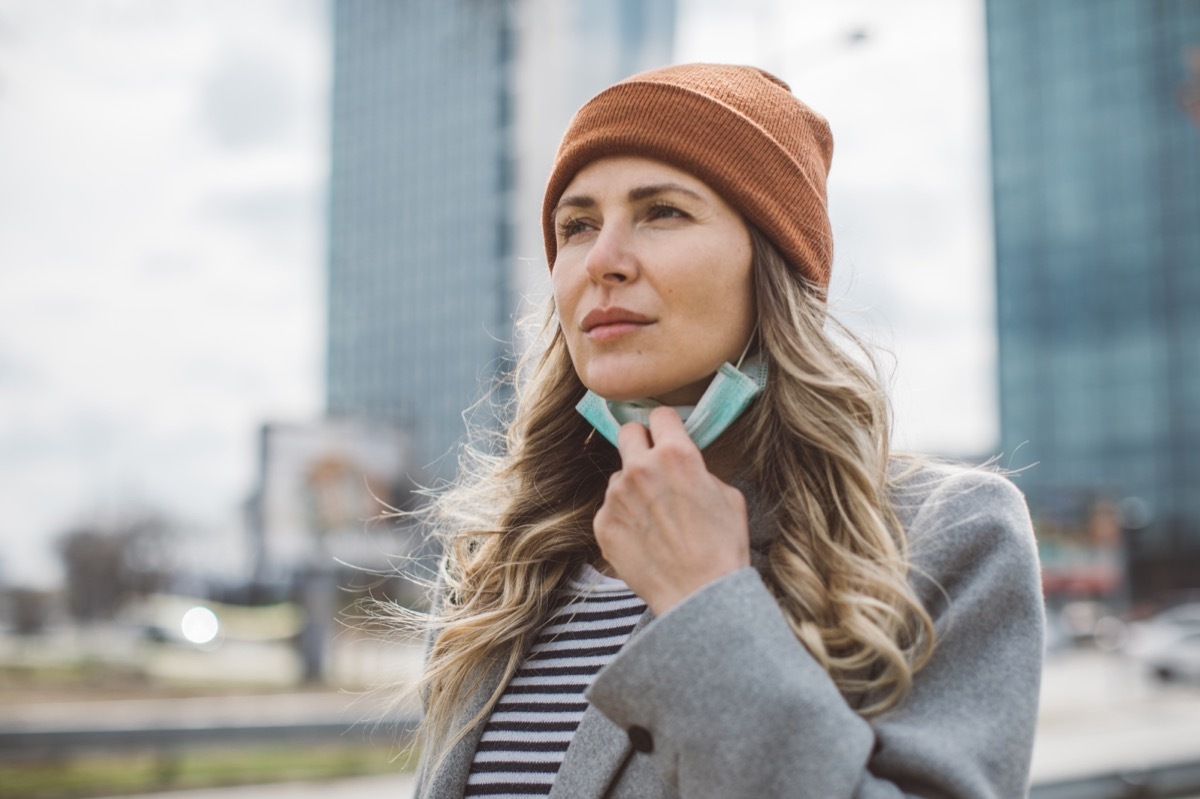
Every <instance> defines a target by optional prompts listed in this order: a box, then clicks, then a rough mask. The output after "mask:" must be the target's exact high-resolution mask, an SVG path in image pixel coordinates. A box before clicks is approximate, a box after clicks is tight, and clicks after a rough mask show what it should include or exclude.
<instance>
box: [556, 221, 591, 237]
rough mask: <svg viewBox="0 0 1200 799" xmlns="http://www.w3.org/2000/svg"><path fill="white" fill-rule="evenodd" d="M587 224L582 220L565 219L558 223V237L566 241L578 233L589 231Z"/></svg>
mask: <svg viewBox="0 0 1200 799" xmlns="http://www.w3.org/2000/svg"><path fill="white" fill-rule="evenodd" d="M587 228H588V226H587V223H586V222H584V221H583V220H581V219H564V220H563V221H561V222H559V223H558V237H559V238H560V239H562V240H564V241H566V240H567V239H569V238H571V237H572V236H574V235H575V234H577V233H582V232H583V231H585V230H587Z"/></svg>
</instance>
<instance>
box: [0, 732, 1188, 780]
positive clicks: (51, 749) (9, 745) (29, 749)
mask: <svg viewBox="0 0 1200 799" xmlns="http://www.w3.org/2000/svg"><path fill="white" fill-rule="evenodd" d="M417 721H418V720H417V718H416V717H415V716H406V717H398V718H391V719H387V720H384V721H381V722H372V723H369V724H367V723H357V724H356V723H347V722H346V721H345V720H344V719H342V720H327V721H313V722H305V723H298V724H297V723H276V724H270V723H267V724H254V723H247V724H226V725H208V724H204V725H188V724H176V725H153V726H143V727H136V728H134V727H128V728H126V727H118V728H108V729H101V728H95V727H86V728H83V727H78V728H71V727H57V728H53V729H51V728H45V727H27V728H22V727H21V726H19V725H5V724H3V723H0V759H6V760H37V759H42V758H48V757H54V758H61V757H64V756H70V755H71V754H76V753H84V752H94V751H121V750H137V749H153V750H160V751H178V750H181V749H185V748H189V747H202V746H214V745H229V744H239V743H242V744H250V743H300V742H303V743H314V742H326V743H335V742H338V741H342V742H348V741H350V740H352V739H353V738H354V737H355V736H367V735H375V734H380V735H385V736H388V737H391V738H393V739H395V738H396V737H399V736H405V735H409V734H411V733H412V732H413V731H414V730H415V729H416V726H417ZM1195 796H1200V762H1193V763H1179V764H1173V765H1166V766H1158V767H1154V768H1150V769H1146V770H1141V771H1124V772H1119V773H1108V774H1103V773H1102V774H1097V775H1093V776H1088V777H1077V778H1072V779H1067V780H1059V781H1055V782H1046V783H1041V784H1038V785H1034V786H1033V789H1032V791H1031V792H1030V799H1180V798H1182V797H1195Z"/></svg>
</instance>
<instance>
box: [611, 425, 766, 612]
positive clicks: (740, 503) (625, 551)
mask: <svg viewBox="0 0 1200 799" xmlns="http://www.w3.org/2000/svg"><path fill="white" fill-rule="evenodd" d="M617 449H618V450H619V451H620V453H621V470H620V471H618V472H615V473H614V474H613V475H612V477H610V478H609V481H608V491H607V492H606V493H605V495H604V504H603V505H602V506H601V507H600V511H599V512H598V513H597V514H596V519H595V522H594V529H595V533H596V540H597V541H598V542H599V544H600V551H601V553H602V554H603V555H604V559H605V560H606V561H608V563H609V565H611V566H612V567H613V568H614V569H615V570H616V572H617V575H618V576H619V577H620V578H621V579H622V580H624V581H625V582H626V583H628V584H629V587H630V588H632V589H633V591H634V592H635V593H636V594H637V595H638V596H640V597H641V598H642V599H643V600H645V602H646V604H647V605H649V606H650V609H651V610H653V611H654V613H655V615H657V616H661V615H662V614H664V613H666V612H667V611H668V610H670V609H671V608H673V607H674V606H675V605H677V604H678V603H679V602H681V601H682V600H683V599H685V598H686V597H688V596H690V595H691V594H693V593H694V592H696V591H698V590H699V589H701V588H703V587H704V586H705V585H708V584H709V583H711V582H713V581H714V580H716V579H718V578H720V577H723V576H725V575H726V574H729V573H731V572H734V571H737V570H738V569H741V568H743V567H745V566H749V565H750V533H749V526H748V523H747V521H746V500H745V498H744V497H743V496H742V494H741V492H740V491H738V490H737V489H736V488H733V487H731V486H729V485H727V484H725V483H723V482H721V481H720V480H718V479H717V478H716V477H714V476H713V475H712V474H710V473H709V471H708V468H707V467H706V466H705V464H704V457H703V456H702V455H701V454H700V450H699V449H698V448H697V447H696V445H695V444H694V443H692V440H691V439H690V438H688V434H687V431H685V430H684V427H683V422H681V421H680V419H679V416H678V415H676V413H675V411H673V410H671V409H670V408H655V409H654V411H652V412H651V414H650V429H649V430H647V429H646V428H645V427H643V426H642V425H640V424H637V423H636V422H631V423H629V424H626V425H623V426H622V427H621V430H620V432H619V433H618V434H617Z"/></svg>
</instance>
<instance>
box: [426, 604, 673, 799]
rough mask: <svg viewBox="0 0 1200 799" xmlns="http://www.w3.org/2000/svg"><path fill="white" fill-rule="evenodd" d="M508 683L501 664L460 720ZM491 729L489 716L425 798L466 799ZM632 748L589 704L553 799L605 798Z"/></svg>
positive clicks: (458, 747)
mask: <svg viewBox="0 0 1200 799" xmlns="http://www.w3.org/2000/svg"><path fill="white" fill-rule="evenodd" d="M653 619H654V614H653V613H651V612H650V611H649V610H647V611H646V612H645V613H643V614H642V617H641V618H640V619H638V623H637V625H636V626H635V627H634V628H633V633H632V635H637V633H638V632H639V631H640V630H641V629H642V628H643V627H645V626H646V625H647V624H649V623H650V622H651V621H652V620H653ZM503 679H504V663H503V662H499V661H497V662H496V663H493V664H492V665H491V667H490V668H489V669H488V671H487V673H486V675H485V676H484V679H483V681H482V682H481V683H480V685H479V688H478V690H476V691H475V693H474V694H472V696H471V699H470V701H468V702H467V703H466V704H465V705H464V706H463V711H462V714H461V715H460V716H459V720H460V721H466V720H467V719H469V718H471V717H472V716H474V715H475V714H477V713H478V712H479V711H480V710H482V709H483V707H484V706H485V705H486V704H487V701H488V699H489V698H490V697H491V696H492V693H493V692H494V691H495V690H496V688H497V687H498V686H499V685H500V682H501V680H503ZM486 724H487V718H486V717H485V718H484V719H483V720H482V721H481V722H479V723H478V724H476V725H475V726H474V727H473V728H472V729H471V730H470V732H468V733H467V734H466V735H465V736H463V738H462V739H461V740H460V741H459V742H458V743H457V744H455V745H454V746H453V748H451V750H450V751H449V752H448V753H447V754H446V756H445V758H443V759H442V762H441V765H440V766H439V767H438V769H437V771H435V772H433V774H431V775H430V777H429V783H428V785H427V786H426V787H425V789H424V790H423V791H422V792H421V794H420V799H462V795H463V792H464V791H465V790H466V785H467V776H468V775H469V774H470V772H471V762H472V761H473V760H474V759H475V747H476V746H478V744H479V737H480V736H481V735H482V734H483V728H484V726H485V725H486ZM631 749H632V747H631V746H630V744H629V735H628V734H627V733H626V732H625V730H623V729H622V728H621V727H619V726H617V725H616V724H614V723H613V722H612V721H610V720H609V719H608V717H607V716H605V715H604V714H603V713H601V712H600V711H599V710H597V709H596V708H594V707H592V706H591V705H590V704H589V705H588V707H587V710H586V711H584V714H583V719H582V720H581V721H580V722H579V727H578V728H577V729H576V730H575V735H574V736H573V737H572V738H571V745H570V746H569V747H567V753H566V755H565V756H564V758H563V764H562V767H561V768H560V769H559V770H558V776H556V777H555V778H554V787H553V788H552V789H551V791H550V799H601V797H603V796H604V793H605V791H606V790H607V789H608V786H609V784H610V783H611V782H612V780H613V777H614V775H615V774H616V772H617V771H618V770H619V769H620V768H621V766H623V765H624V763H625V760H626V759H627V758H628V757H629V753H630V751H631Z"/></svg>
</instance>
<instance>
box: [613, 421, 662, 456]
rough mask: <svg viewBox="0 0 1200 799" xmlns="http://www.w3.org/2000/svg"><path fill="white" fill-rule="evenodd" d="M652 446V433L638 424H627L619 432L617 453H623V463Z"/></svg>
mask: <svg viewBox="0 0 1200 799" xmlns="http://www.w3.org/2000/svg"><path fill="white" fill-rule="evenodd" d="M651 415H652V416H653V414H651ZM650 446H651V443H650V431H649V430H647V429H646V428H645V427H643V426H642V425H640V424H638V423H637V422H626V423H625V424H623V425H621V429H620V430H618V431H617V451H618V452H620V453H621V463H625V461H626V459H628V458H631V457H634V456H636V455H638V454H639V453H642V452H645V451H646V450H648V449H650Z"/></svg>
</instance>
